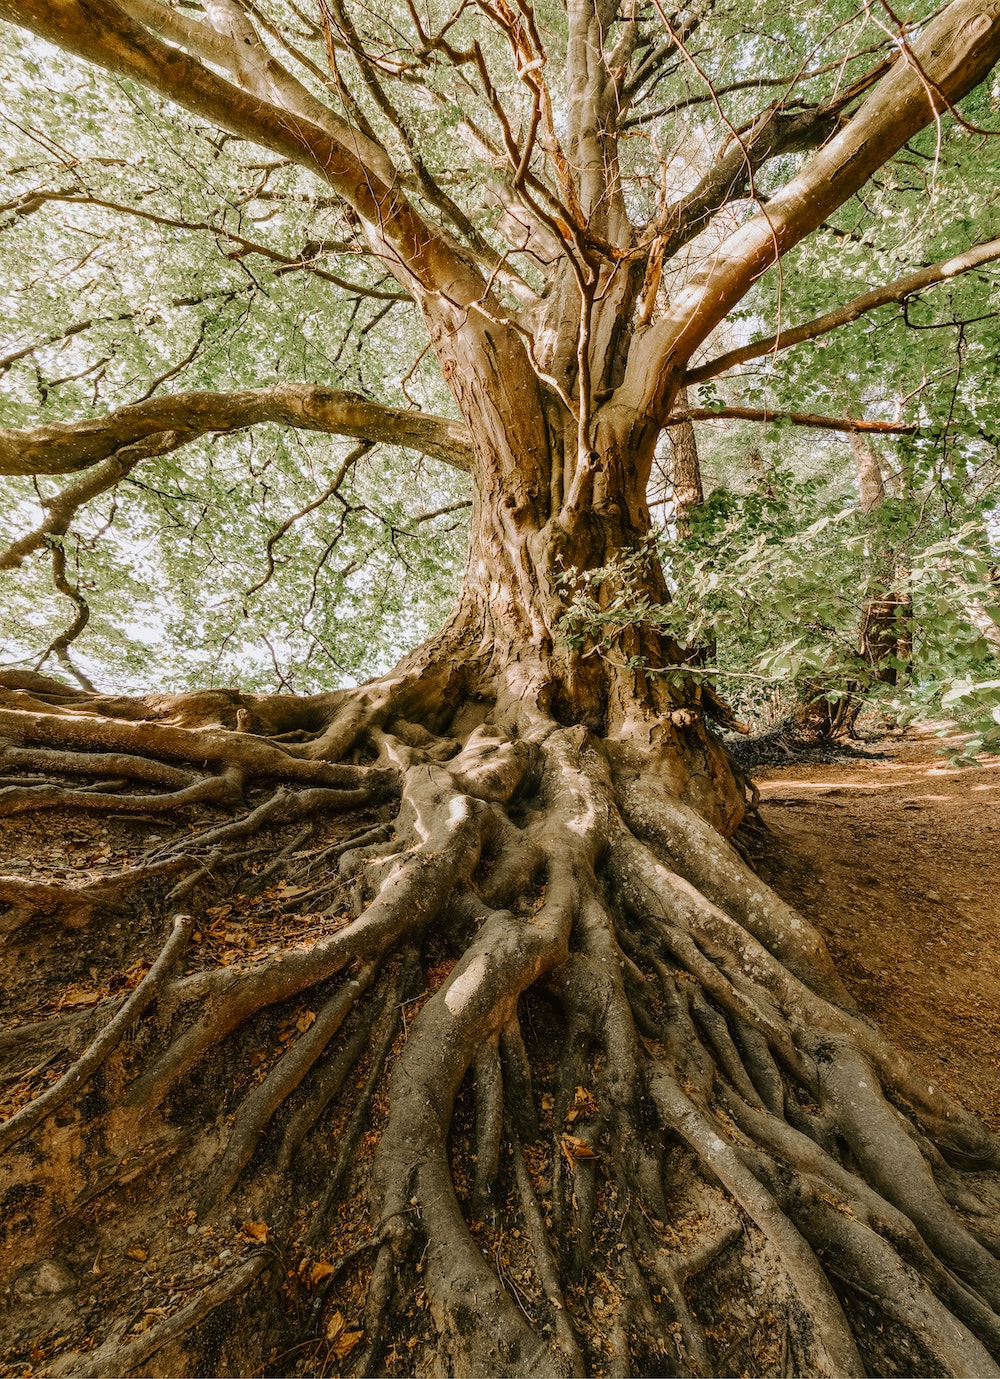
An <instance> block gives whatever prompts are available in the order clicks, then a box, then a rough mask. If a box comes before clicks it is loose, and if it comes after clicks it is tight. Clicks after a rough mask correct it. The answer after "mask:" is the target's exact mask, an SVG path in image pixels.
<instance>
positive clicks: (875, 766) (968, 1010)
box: [753, 724, 1000, 1130]
mask: <svg viewBox="0 0 1000 1379" xmlns="http://www.w3.org/2000/svg"><path fill="white" fill-rule="evenodd" d="M958 742H959V739H957V738H945V739H942V738H940V737H938V736H937V735H936V731H935V725H931V724H924V725H919V726H916V727H914V728H911V729H910V730H908V731H907V732H906V733H905V734H903V735H901V736H897V737H889V738H885V739H882V740H880V741H878V742H874V743H866V744H864V745H863V750H864V751H865V753H866V754H868V755H867V756H866V757H844V758H842V759H840V760H839V761H836V762H834V763H823V764H815V765H814V764H807V763H803V762H796V763H794V764H789V765H788V766H777V767H771V766H769V767H767V768H764V769H758V770H756V771H754V773H753V774H754V780H755V783H756V785H757V788H758V790H759V791H760V797H761V799H760V812H761V817H762V819H763V820H764V823H765V824H766V825H767V828H768V830H769V833H768V835H766V836H765V838H764V841H763V855H762V856H759V857H758V858H757V862H756V865H757V867H758V870H759V871H760V873H761V875H762V876H763V877H764V878H765V880H767V881H768V882H769V884H770V885H772V886H773V887H774V888H775V890H777V891H778V893H779V894H780V895H781V896H782V897H783V898H784V899H785V900H787V901H788V902H789V904H792V905H794V906H795V907H796V908H797V909H799V910H800V911H801V912H802V913H803V914H804V915H806V916H807V917H808V918H809V919H810V920H812V922H813V923H814V924H815V925H817V927H818V928H819V929H820V930H821V931H822V933H823V934H824V936H825V938H826V941H827V943H828V945H829V947H830V950H831V953H832V955H833V958H834V961H835V962H836V964H837V966H838V968H839V970H840V972H841V975H842V976H843V978H844V980H845V982H846V984H847V986H848V988H849V990H850V991H851V993H852V995H853V996H854V998H855V1000H856V1001H857V1002H858V1004H859V1006H860V1007H861V1009H862V1011H864V1013H865V1014H866V1015H870V1016H871V1017H872V1018H873V1019H875V1020H877V1021H878V1022H879V1024H881V1026H882V1027H883V1029H884V1030H885V1031H886V1033H887V1034H888V1035H889V1036H890V1038H892V1039H893V1041H894V1042H895V1043H897V1044H898V1045H899V1046H900V1047H901V1048H902V1049H903V1050H904V1051H905V1052H906V1053H907V1054H908V1055H909V1056H910V1057H911V1058H912V1059H913V1061H914V1062H915V1063H916V1064H917V1066H918V1067H920V1068H921V1069H922V1071H924V1072H925V1073H926V1074H927V1076H928V1078H929V1079H930V1080H931V1081H937V1082H938V1083H939V1084H940V1085H941V1086H942V1087H944V1088H945V1089H946V1090H947V1091H948V1092H950V1093H951V1094H952V1095H953V1096H955V1097H957V1098H958V1100H960V1101H962V1102H963V1103H964V1104H965V1105H966V1106H968V1107H969V1108H970V1110H973V1111H975V1112H977V1113H978V1114H979V1115H981V1116H982V1117H983V1118H984V1119H985V1120H986V1121H987V1122H988V1123H989V1124H990V1125H992V1127H993V1128H994V1129H996V1130H1000V759H998V758H996V757H993V758H988V757H984V758H982V765H980V766H976V767H964V768H956V767H952V766H950V765H949V761H948V757H947V756H946V755H944V756H943V755H941V748H942V747H947V748H951V749H955V748H956V747H957V746H958ZM755 846H756V847H758V848H759V847H760V846H761V842H760V839H759V838H757V839H755Z"/></svg>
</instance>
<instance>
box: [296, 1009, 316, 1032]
mask: <svg viewBox="0 0 1000 1379" xmlns="http://www.w3.org/2000/svg"><path fill="white" fill-rule="evenodd" d="M315 1019H316V1012H315V1011H314V1010H304V1011H303V1012H302V1014H301V1015H300V1016H299V1018H298V1019H297V1020H296V1021H295V1028H296V1029H297V1030H298V1032H299V1033H300V1034H305V1032H306V1030H307V1029H308V1028H309V1026H310V1025H311V1024H312V1023H313V1021H314V1020H315Z"/></svg>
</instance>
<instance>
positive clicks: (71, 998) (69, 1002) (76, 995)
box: [59, 986, 101, 1008]
mask: <svg viewBox="0 0 1000 1379" xmlns="http://www.w3.org/2000/svg"><path fill="white" fill-rule="evenodd" d="M100 999H101V993H100V992H99V991H85V990H84V989H83V987H80V986H68V987H67V988H66V990H65V991H64V992H63V994H62V995H61V996H60V997H59V1006H60V1008H62V1007H63V1006H96V1005H97V1002H98V1001H99V1000H100Z"/></svg>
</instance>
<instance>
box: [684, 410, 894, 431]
mask: <svg viewBox="0 0 1000 1379" xmlns="http://www.w3.org/2000/svg"><path fill="white" fill-rule="evenodd" d="M727 420H728V421H763V422H784V423H786V424H787V425H790V426H811V427H815V428H816V429H817V430H820V431H852V432H860V431H863V432H867V433H869V434H875V435H879V436H912V435H914V434H915V433H916V432H917V431H918V430H919V427H917V426H913V425H905V424H904V423H902V422H895V421H866V420H865V419H864V418H863V417H826V416H821V415H820V414H819V413H818V412H780V411H773V410H772V409H771V408H770V407H719V408H716V409H715V410H713V409H712V408H711V407H685V408H683V409H682V410H681V411H678V412H671V414H670V416H669V417H667V420H666V425H667V426H677V425H679V424H680V423H681V422H682V421H727Z"/></svg>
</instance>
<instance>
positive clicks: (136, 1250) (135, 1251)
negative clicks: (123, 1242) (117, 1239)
mask: <svg viewBox="0 0 1000 1379" xmlns="http://www.w3.org/2000/svg"><path fill="white" fill-rule="evenodd" d="M125 1256H126V1258H127V1259H138V1260H139V1262H140V1263H141V1262H142V1261H143V1260H144V1259H147V1258H148V1257H149V1256H148V1252H147V1251H146V1250H144V1249H143V1248H142V1246H141V1245H130V1246H129V1248H128V1249H127V1250H126V1251H125Z"/></svg>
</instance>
